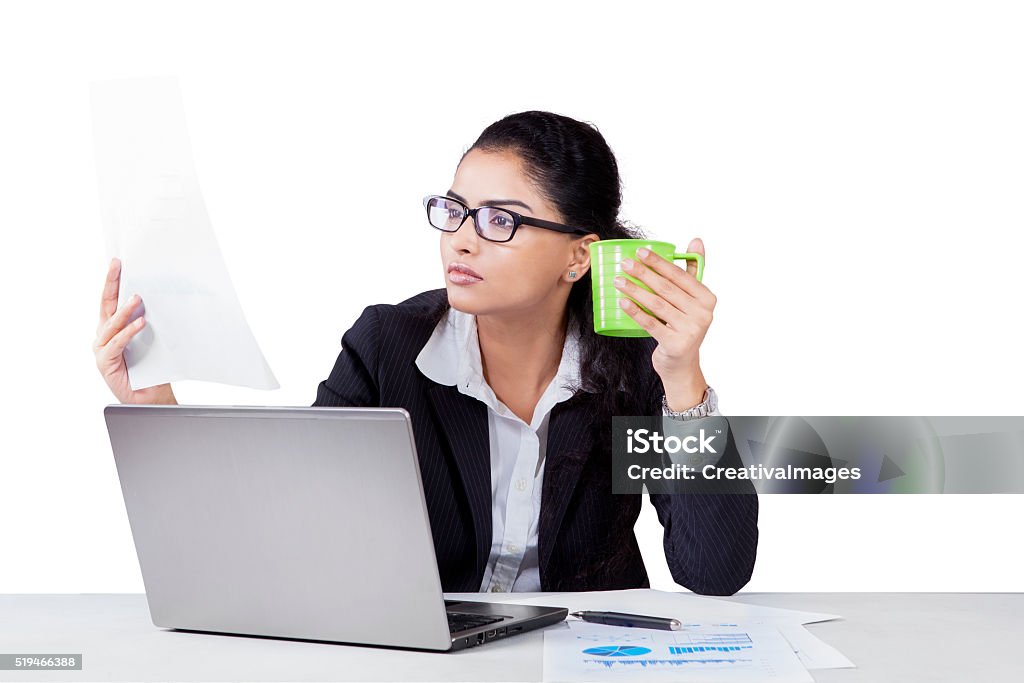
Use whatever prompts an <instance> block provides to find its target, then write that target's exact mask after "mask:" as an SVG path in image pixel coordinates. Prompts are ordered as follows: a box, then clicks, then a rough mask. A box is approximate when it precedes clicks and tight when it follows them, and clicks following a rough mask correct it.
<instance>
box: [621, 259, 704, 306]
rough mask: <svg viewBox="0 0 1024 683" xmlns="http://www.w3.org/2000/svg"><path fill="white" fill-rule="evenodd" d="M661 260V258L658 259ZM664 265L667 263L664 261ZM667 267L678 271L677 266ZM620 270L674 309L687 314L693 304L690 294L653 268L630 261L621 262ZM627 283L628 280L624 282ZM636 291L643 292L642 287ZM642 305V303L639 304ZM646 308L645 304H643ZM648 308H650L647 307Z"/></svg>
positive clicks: (693, 299) (694, 302) (694, 300)
mask: <svg viewBox="0 0 1024 683" xmlns="http://www.w3.org/2000/svg"><path fill="white" fill-rule="evenodd" d="M659 258H661V257H659ZM666 263H668V262H667V261H666ZM669 265H671V266H673V267H674V268H676V270H679V266H676V265H675V264H672V263H669ZM622 270H623V272H625V273H628V274H629V275H630V276H632V277H635V278H636V279H637V280H640V281H641V282H643V283H644V284H645V285H647V286H648V287H650V288H651V289H652V290H653V291H654V292H655V293H657V294H659V295H660V296H661V297H662V298H664V299H666V300H668V301H669V302H671V303H672V304H673V305H674V306H675V307H676V308H678V309H679V310H681V311H683V312H684V313H687V312H689V310H690V309H692V308H693V306H694V305H695V304H697V299H696V298H694V296H693V295H692V294H690V293H689V292H687V291H686V290H684V289H683V288H682V287H680V286H679V285H677V284H676V283H675V282H672V281H671V280H669V279H668V278H667V277H664V276H663V275H660V274H659V273H658V272H657V271H655V270H654V269H653V268H650V267H648V266H647V265H645V264H643V263H637V262H636V261H632V260H630V259H623V260H622ZM626 281H627V282H629V280H628V279H627V280H626ZM637 289H638V290H640V291H644V290H643V287H637ZM641 303H643V302H641ZM644 305H645V306H647V304H644ZM648 308H650V307H649V306H648Z"/></svg>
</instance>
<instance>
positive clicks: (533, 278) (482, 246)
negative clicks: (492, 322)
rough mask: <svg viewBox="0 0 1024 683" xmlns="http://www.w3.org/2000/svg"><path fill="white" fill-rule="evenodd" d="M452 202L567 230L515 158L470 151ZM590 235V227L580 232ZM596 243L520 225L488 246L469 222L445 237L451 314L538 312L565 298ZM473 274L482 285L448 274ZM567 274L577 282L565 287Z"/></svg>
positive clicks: (458, 175) (443, 250) (443, 255)
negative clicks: (455, 269) (459, 268)
mask: <svg viewBox="0 0 1024 683" xmlns="http://www.w3.org/2000/svg"><path fill="white" fill-rule="evenodd" d="M449 196H452V197H454V198H455V199H459V200H460V201H462V202H463V203H465V204H466V205H467V206H468V207H470V208H471V209H473V208H476V207H478V206H485V205H486V206H495V207H500V208H503V209H509V210H510V211H515V212H517V213H520V214H523V215H524V216H534V217H536V218H542V219H545V220H549V221H555V222H557V223H564V222H565V221H564V220H563V218H562V216H561V215H560V214H559V213H558V211H557V210H555V208H554V207H553V206H551V205H550V204H549V203H548V202H547V201H546V200H545V199H544V198H543V196H542V195H541V194H540V193H539V192H538V191H537V189H536V188H535V187H534V186H533V184H532V183H531V182H530V180H529V179H528V178H527V177H526V175H525V174H524V173H523V172H522V162H521V161H520V159H519V157H518V155H516V154H514V153H512V152H483V151H480V150H478V149H473V150H470V152H469V153H468V154H466V155H465V156H464V157H463V159H462V163H460V164H459V168H458V169H457V171H456V173H455V180H454V181H453V182H452V187H451V190H450V192H449ZM581 227H586V226H581ZM595 239H597V236H596V235H587V236H580V235H570V234H566V233H559V232H555V231H553V230H545V229H544V228H537V227H534V226H531V225H522V226H520V227H519V229H517V230H516V233H515V236H514V237H513V238H512V239H511V240H510V241H508V242H490V241H488V240H485V239H484V238H482V237H480V236H479V235H478V234H476V230H475V229H474V226H473V219H472V218H467V219H466V222H465V223H463V224H462V227H460V228H459V229H458V230H457V231H456V232H453V233H452V232H443V233H441V264H442V267H443V268H444V276H445V286H446V287H447V289H448V301H449V302H450V303H451V305H452V307H454V308H456V309H458V310H460V311H464V312H466V313H473V314H476V315H481V314H493V313H502V312H514V311H525V310H530V309H534V308H535V307H537V306H538V304H541V303H543V302H548V303H550V302H551V301H552V299H551V298H550V297H552V296H555V295H557V294H559V293H561V294H562V295H563V297H564V296H568V291H569V287H571V285H572V283H573V282H575V281H577V280H579V279H580V278H582V277H583V274H584V273H585V272H586V271H587V268H589V264H590V255H589V251H588V247H587V244H589V243H590V242H592V241H594V240H595ZM456 263H458V264H461V265H463V266H467V267H469V268H470V269H471V270H472V271H473V272H475V273H476V274H478V275H479V276H480V279H476V278H467V277H466V276H462V275H459V274H458V273H452V272H450V267H451V266H452V265H453V264H456ZM570 270H575V271H576V278H575V279H573V280H570V279H568V273H569V271H570Z"/></svg>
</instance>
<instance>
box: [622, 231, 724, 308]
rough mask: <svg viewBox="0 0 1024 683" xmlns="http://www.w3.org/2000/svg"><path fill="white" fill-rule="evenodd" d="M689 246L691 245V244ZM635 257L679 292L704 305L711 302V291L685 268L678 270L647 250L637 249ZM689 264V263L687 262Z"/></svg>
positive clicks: (674, 265) (669, 262)
mask: <svg viewBox="0 0 1024 683" xmlns="http://www.w3.org/2000/svg"><path fill="white" fill-rule="evenodd" d="M691 244H693V243H692V242H691ZM636 252H637V253H636V257H637V258H638V259H639V260H640V262H641V263H642V264H644V265H645V266H647V267H648V268H650V269H651V270H653V271H654V272H655V273H658V274H659V275H661V276H662V277H664V278H665V279H667V280H669V281H671V282H672V283H674V284H675V285H676V286H678V287H679V288H680V289H681V290H683V291H684V292H686V293H687V294H689V295H690V296H692V297H693V298H695V299H700V300H701V301H704V302H705V303H709V302H710V300H711V297H710V294H711V290H710V289H708V288H707V285H705V284H704V283H703V282H700V281H699V280H698V279H697V276H696V275H694V274H693V273H691V272H690V271H689V270H687V269H686V268H680V267H679V266H677V265H676V264H675V263H673V262H672V261H669V260H667V259H665V258H663V257H662V256H660V255H659V254H656V253H654V252H653V251H650V250H648V249H644V250H641V249H637V250H636ZM688 263H689V261H688ZM645 282H646V281H645Z"/></svg>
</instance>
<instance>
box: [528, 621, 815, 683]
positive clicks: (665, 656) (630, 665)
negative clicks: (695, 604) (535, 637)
mask: <svg viewBox="0 0 1024 683" xmlns="http://www.w3.org/2000/svg"><path fill="white" fill-rule="evenodd" d="M567 623H568V628H552V629H548V630H547V631H545V632H544V680H545V681H566V682H569V681H571V682H576V681H683V680H685V681H694V682H700V681H715V682H716V683H717V682H720V681H772V682H774V683H808V682H811V681H813V679H812V678H811V675H810V674H809V673H808V672H807V669H806V668H804V666H803V665H802V664H801V663H800V660H799V659H798V658H797V656H796V654H794V653H793V650H792V649H791V648H790V646H789V643H788V642H786V640H785V638H783V637H782V635H781V634H780V633H779V632H778V631H777V630H776V629H773V628H771V627H765V626H750V625H748V624H743V623H742V622H736V623H732V622H729V623H724V624H699V623H687V624H685V625H684V626H683V628H682V630H679V631H661V630H655V629H646V628H622V627H616V626H604V625H601V624H590V623H586V622H581V621H572V622H567Z"/></svg>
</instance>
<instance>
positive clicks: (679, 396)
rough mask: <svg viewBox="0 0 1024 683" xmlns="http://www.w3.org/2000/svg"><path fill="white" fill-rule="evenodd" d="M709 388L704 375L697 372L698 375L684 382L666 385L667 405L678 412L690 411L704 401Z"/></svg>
mask: <svg viewBox="0 0 1024 683" xmlns="http://www.w3.org/2000/svg"><path fill="white" fill-rule="evenodd" d="M707 388H708V383H707V382H706V381H705V380H704V373H702V372H701V371H700V370H697V372H696V374H694V375H693V376H691V377H688V378H687V379H686V380H684V381H682V382H672V383H670V384H667V385H665V403H666V404H667V405H668V407H669V409H671V410H674V411H677V412H679V411H683V410H688V409H689V408H692V407H693V406H695V405H697V404H698V403H700V402H701V401H703V400H704V392H705V391H706V390H707Z"/></svg>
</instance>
